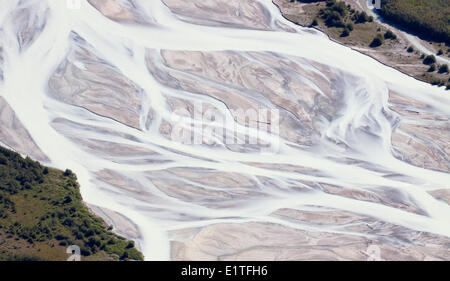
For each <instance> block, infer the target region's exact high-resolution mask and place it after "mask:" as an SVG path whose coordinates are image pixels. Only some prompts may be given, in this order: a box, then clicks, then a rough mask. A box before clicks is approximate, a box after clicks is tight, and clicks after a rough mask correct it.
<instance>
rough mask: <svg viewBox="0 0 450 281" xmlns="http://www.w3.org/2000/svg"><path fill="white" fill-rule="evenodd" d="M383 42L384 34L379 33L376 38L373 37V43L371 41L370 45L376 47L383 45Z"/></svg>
mask: <svg viewBox="0 0 450 281" xmlns="http://www.w3.org/2000/svg"><path fill="white" fill-rule="evenodd" d="M382 44H383V36H381V34H377V36H375V38H373V40H372V43H370V47H372V48H375V47H378V46H381V45H382Z"/></svg>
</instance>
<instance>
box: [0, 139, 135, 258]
mask: <svg viewBox="0 0 450 281" xmlns="http://www.w3.org/2000/svg"><path fill="white" fill-rule="evenodd" d="M110 230H111V228H108V226H107V225H106V224H105V223H104V221H103V220H101V219H100V218H97V217H95V216H94V215H93V214H91V213H90V212H89V210H88V208H87V207H86V206H85V205H84V204H83V202H82V199H81V195H80V193H79V186H78V183H77V180H76V176H75V174H74V173H72V172H71V171H70V170H66V171H64V172H63V171H59V170H56V169H50V168H47V167H44V166H42V165H41V164H40V163H38V162H36V161H33V160H31V159H30V158H26V159H24V158H22V157H21V156H20V155H19V154H17V153H15V152H13V151H10V150H8V149H5V148H2V147H0V260H66V259H67V258H68V254H67V253H66V249H67V247H68V246H69V245H77V246H79V247H80V249H81V254H82V258H81V259H82V260H129V259H133V260H141V259H142V255H141V253H140V252H139V251H137V250H136V248H135V247H134V242H132V241H127V240H126V239H124V238H123V237H120V236H118V235H116V234H114V233H112V232H111V231H110Z"/></svg>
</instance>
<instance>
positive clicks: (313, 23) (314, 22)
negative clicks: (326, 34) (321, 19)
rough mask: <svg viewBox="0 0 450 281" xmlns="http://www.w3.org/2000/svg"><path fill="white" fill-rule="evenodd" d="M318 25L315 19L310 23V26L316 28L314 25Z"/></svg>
mask: <svg viewBox="0 0 450 281" xmlns="http://www.w3.org/2000/svg"><path fill="white" fill-rule="evenodd" d="M318 24H319V23H318V22H317V19H314V20H313V21H312V23H311V26H316V25H318Z"/></svg>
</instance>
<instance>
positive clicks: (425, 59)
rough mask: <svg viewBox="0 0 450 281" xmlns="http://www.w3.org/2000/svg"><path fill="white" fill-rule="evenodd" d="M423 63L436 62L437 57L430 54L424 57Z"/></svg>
mask: <svg viewBox="0 0 450 281" xmlns="http://www.w3.org/2000/svg"><path fill="white" fill-rule="evenodd" d="M423 63H424V64H427V65H429V64H432V63H436V58H435V57H434V56H433V55H428V56H426V57H425V58H424V59H423Z"/></svg>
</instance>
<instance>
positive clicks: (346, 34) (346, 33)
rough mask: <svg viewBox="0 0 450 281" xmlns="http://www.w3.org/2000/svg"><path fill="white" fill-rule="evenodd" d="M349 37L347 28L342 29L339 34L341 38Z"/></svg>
mask: <svg viewBox="0 0 450 281" xmlns="http://www.w3.org/2000/svg"><path fill="white" fill-rule="evenodd" d="M349 35H350V30H348V28H344V30H343V31H342V33H341V37H347V36H349Z"/></svg>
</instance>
